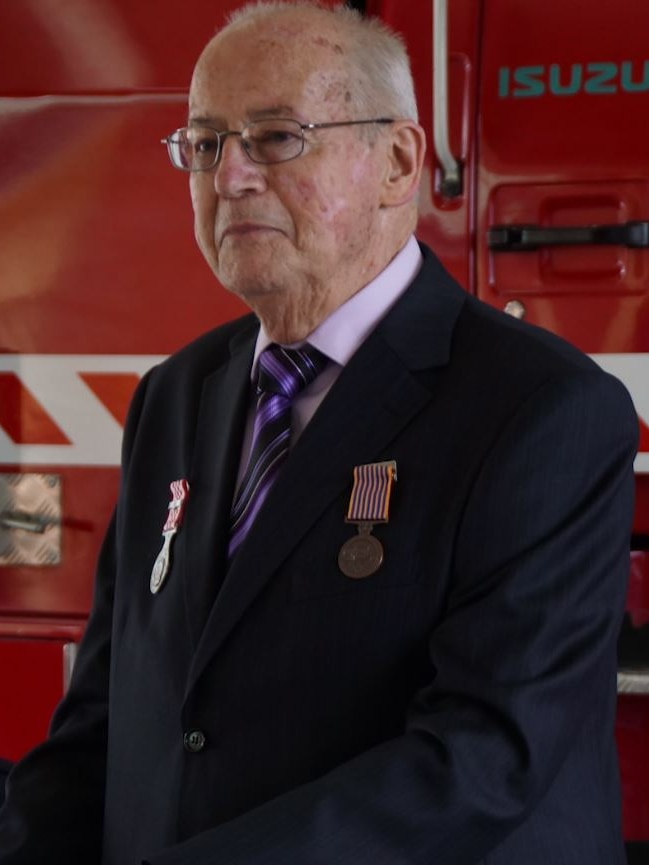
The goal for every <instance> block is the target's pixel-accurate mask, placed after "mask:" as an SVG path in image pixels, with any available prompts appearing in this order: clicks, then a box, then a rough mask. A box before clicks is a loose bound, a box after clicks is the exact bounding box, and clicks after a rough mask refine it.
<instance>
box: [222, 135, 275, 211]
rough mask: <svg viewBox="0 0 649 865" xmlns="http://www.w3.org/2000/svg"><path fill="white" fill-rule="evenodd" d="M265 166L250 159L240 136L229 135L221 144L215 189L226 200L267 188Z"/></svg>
mask: <svg viewBox="0 0 649 865" xmlns="http://www.w3.org/2000/svg"><path fill="white" fill-rule="evenodd" d="M263 168H264V166H263V165H258V164H257V163H256V162H253V161H252V160H251V159H249V157H248V155H247V154H246V152H245V150H244V148H243V143H242V141H241V138H240V136H238V135H228V136H227V137H226V138H224V139H223V141H222V142H221V153H220V156H219V161H218V164H217V166H216V169H215V171H214V188H215V189H216V192H217V194H218V195H222V196H223V197H225V198H240V197H241V196H242V195H246V194H247V193H250V192H262V191H263V190H264V189H265V188H266V178H265V175H264V171H263Z"/></svg>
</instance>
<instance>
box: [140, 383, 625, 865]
mask: <svg viewBox="0 0 649 865" xmlns="http://www.w3.org/2000/svg"><path fill="white" fill-rule="evenodd" d="M637 436H638V429H637V418H636V415H635V412H634V410H633V407H632V405H631V402H630V400H629V398H628V394H627V393H626V391H625V390H624V389H623V388H622V387H621V385H620V384H619V382H617V381H616V380H614V379H612V378H611V377H609V376H607V375H605V374H602V373H601V372H600V371H598V370H595V369H591V368H588V369H585V370H579V371H576V372H573V373H571V374H570V375H569V376H561V377H559V378H557V379H555V380H552V381H550V382H548V383H546V384H545V385H544V386H543V387H541V388H539V390H537V391H536V392H535V393H533V394H531V395H530V396H529V398H528V399H527V400H526V401H525V403H524V404H522V405H520V406H518V407H517V408H516V410H515V412H514V414H513V416H512V417H511V419H510V422H509V423H508V424H507V425H506V427H505V428H504V429H503V430H502V432H501V433H500V435H499V437H498V440H497V442H496V443H495V445H494V446H493V447H492V448H491V450H490V452H489V454H488V456H487V458H486V459H485V460H484V463H483V465H482V468H481V471H480V472H479V475H478V476H477V478H476V480H475V483H474V484H473V486H472V489H471V492H470V494H469V496H468V497H467V500H466V503H465V507H464V511H463V518H462V521H461V524H460V526H459V530H458V533H457V538H456V544H455V548H454V551H453V589H452V592H451V595H450V597H449V600H448V606H447V613H446V616H445V618H444V620H443V622H442V623H441V624H440V625H439V626H438V627H436V628H435V630H434V631H433V633H431V634H430V642H429V654H430V666H431V670H432V671H433V673H432V675H431V681H430V683H429V684H428V685H427V687H425V688H424V689H422V690H421V691H420V692H419V693H417V694H416V695H415V697H414V699H413V701H412V705H411V709H410V713H409V717H408V720H407V723H406V725H405V728H404V731H403V734H402V735H400V736H398V737H396V738H395V739H393V740H391V741H387V742H384V743H382V744H381V745H379V746H378V747H376V748H373V749H372V750H370V751H367V752H365V753H363V754H361V755H359V756H357V757H355V758H354V759H352V760H350V761H349V762H347V763H344V764H342V765H340V766H339V767H337V768H336V769H334V770H333V771H331V772H329V773H327V774H326V775H324V776H322V777H321V778H319V779H317V780H316V781H314V782H312V783H309V784H307V785H304V786H301V787H299V788H296V789H294V790H292V791H291V792H289V793H287V794H285V795H282V796H280V797H278V798H276V799H273V800H271V801H269V802H267V803H266V804H264V805H262V806H261V807H259V808H256V809H254V810H252V811H249V812H247V813H246V814H244V815H242V816H240V817H238V818H236V819H234V820H232V821H230V822H228V823H225V824H223V825H221V826H219V827H217V828H214V829H210V830H208V831H205V832H203V833H201V834H199V835H196V836H195V837H193V838H191V839H189V840H187V841H185V842H183V843H181V844H178V845H174V846H173V847H169V848H167V849H165V850H162V851H151V854H150V856H149V858H148V860H147V862H148V863H150V865H208V863H209V865H212V863H215V862H218V863H227V865H288V863H296V865H304V863H309V865H333V863H335V865H359V863H368V865H369V863H372V865H395V863H409V865H413V863H422V865H424V863H426V865H428V863H432V862H434V863H435V865H458V863H465V865H470V863H477V862H480V861H482V860H483V859H484V857H485V856H486V855H488V853H489V851H490V850H492V849H493V848H494V847H496V846H497V845H498V844H500V843H501V842H503V840H504V839H506V838H507V837H508V836H509V835H510V834H511V833H512V832H513V831H514V830H515V829H516V828H517V827H518V826H520V825H521V824H522V823H523V822H524V821H525V820H526V818H527V817H528V816H529V815H530V814H531V813H532V812H533V811H534V809H535V807H537V805H538V803H539V801H540V800H541V799H542V798H543V796H544V795H545V793H546V792H547V791H548V789H549V788H550V786H551V785H552V784H553V782H554V781H555V779H556V778H557V776H558V775H559V773H560V772H561V768H562V766H563V764H564V762H565V761H566V760H567V757H568V755H569V754H570V752H571V751H572V750H573V749H575V748H576V747H577V743H578V742H579V738H580V734H581V733H582V731H583V729H584V728H585V726H586V724H587V723H588V720H589V717H590V716H591V715H592V714H593V712H595V713H597V712H599V711H600V710H601V703H602V702H604V703H606V704H607V705H609V706H610V705H614V701H615V672H616V669H615V667H616V640H617V633H618V629H619V625H620V621H621V617H622V611H623V607H624V598H625V592H626V584H627V578H628V567H629V556H628V543H629V534H630V528H631V521H632V513H633V484H634V481H633V469H632V463H633V457H634V454H635V449H636V446H637ZM433 530H434V527H431V531H433ZM432 577H433V575H424V578H432ZM598 702H599V705H598ZM603 735H608V736H610V735H612V729H609V730H607V731H606V733H605V734H603Z"/></svg>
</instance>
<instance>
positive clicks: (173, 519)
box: [162, 480, 189, 534]
mask: <svg viewBox="0 0 649 865" xmlns="http://www.w3.org/2000/svg"><path fill="white" fill-rule="evenodd" d="M169 489H170V490H171V501H170V502H169V513H168V514H167V522H166V523H165V524H164V527H163V529H162V534H164V533H165V532H175V531H178V529H179V528H180V526H181V524H182V521H183V515H184V512H185V505H186V504H187V497H188V495H189V484H188V483H187V481H186V480H179V481H172V482H171V484H170V485H169Z"/></svg>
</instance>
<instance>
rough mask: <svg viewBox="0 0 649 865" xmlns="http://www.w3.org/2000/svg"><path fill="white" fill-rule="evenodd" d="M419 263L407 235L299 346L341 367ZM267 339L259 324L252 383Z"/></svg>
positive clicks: (416, 247)
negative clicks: (390, 256)
mask: <svg viewBox="0 0 649 865" xmlns="http://www.w3.org/2000/svg"><path fill="white" fill-rule="evenodd" d="M421 263H422V255H421V251H420V249H419V245H418V244H417V241H416V239H415V237H414V235H411V237H410V238H409V240H408V241H407V243H406V245H405V246H404V247H403V249H401V250H400V252H398V253H397V254H396V255H395V257H394V258H393V259H392V261H391V262H390V263H389V264H388V266H387V267H386V268H384V269H383V270H382V271H381V273H379V275H378V276H377V277H376V278H375V279H373V280H372V281H371V282H368V284H367V285H366V286H364V287H363V288H361V290H360V291H357V292H356V294H353V295H352V296H351V297H350V298H349V299H348V300H346V301H345V303H343V304H342V305H341V306H339V307H338V309H335V310H334V311H333V312H332V313H331V315H330V316H329V317H328V318H326V319H325V320H324V321H323V322H322V324H320V325H319V326H318V327H317V328H316V329H315V330H314V331H313V332H312V333H310V334H309V337H308V340H304V341H303V342H302V343H299V345H302V344H303V343H304V342H308V343H309V345H312V346H314V347H315V348H317V349H318V350H319V351H321V352H322V353H323V354H325V355H326V356H327V357H328V358H329V359H330V360H332V361H334V362H335V363H337V364H339V365H340V366H345V364H346V363H347V362H348V361H349V359H350V358H351V356H352V355H353V354H354V352H355V351H356V350H357V349H358V348H359V347H360V346H361V344H362V343H363V342H364V341H365V340H366V339H367V337H368V336H369V334H370V333H371V332H372V331H373V330H374V328H375V327H376V326H377V324H378V323H379V322H380V321H381V319H382V318H383V317H384V316H385V315H386V314H387V313H388V311H389V310H390V309H391V308H392V306H394V304H395V303H396V302H397V300H398V299H399V298H400V297H401V295H402V294H403V293H404V291H405V290H406V289H407V288H408V286H409V285H410V283H411V282H412V281H413V279H414V278H415V276H416V275H417V273H418V271H419V268H420V267H421ZM271 342H272V340H271V339H270V338H269V337H268V334H267V333H266V331H265V329H264V326H263V324H262V325H261V327H260V329H259V334H258V335H257V343H256V345H255V354H254V359H253V364H252V370H251V380H252V381H253V382H254V381H255V380H256V375H257V360H258V358H259V355H260V354H261V353H262V351H263V350H264V349H265V348H268V346H269V345H270V344H271Z"/></svg>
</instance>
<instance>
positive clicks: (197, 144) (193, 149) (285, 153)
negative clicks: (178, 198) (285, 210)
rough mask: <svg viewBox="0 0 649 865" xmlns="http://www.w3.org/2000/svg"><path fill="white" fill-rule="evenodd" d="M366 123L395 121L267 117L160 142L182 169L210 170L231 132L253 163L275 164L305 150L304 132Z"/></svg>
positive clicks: (181, 132)
mask: <svg viewBox="0 0 649 865" xmlns="http://www.w3.org/2000/svg"><path fill="white" fill-rule="evenodd" d="M367 123H381V124H382V123H394V120H393V119H392V118H390V117H377V118H373V119H372V120H341V121H338V122H333V123H300V122H299V121H298V120H289V119H284V118H267V119H264V120H253V121H252V122H251V123H247V124H246V125H245V126H244V127H243V129H242V130H241V131H240V132H239V131H235V130H232V129H226V130H224V131H222V132H221V131H219V130H218V129H213V128H212V127H211V126H200V125H194V126H185V127H183V128H181V129H176V131H175V132H172V133H171V135H168V136H167V138H163V139H162V141H161V143H162V144H166V145H167V150H168V152H169V159H170V160H171V164H172V165H173V166H174V168H179V169H180V170H181V171H209V170H210V169H211V168H214V166H215V165H216V164H217V163H218V161H219V157H220V156H221V150H222V148H223V142H224V141H225V139H226V138H227V137H228V136H229V135H236V136H238V137H239V138H240V139H241V144H242V146H243V149H244V151H245V153H246V155H247V156H248V158H249V159H250V160H251V161H252V162H256V163H258V164H260V165H274V164H275V163H277V162H288V161H289V160H291V159H295V158H296V157H298V156H300V154H301V153H302V152H303V151H304V133H305V131H308V130H310V129H332V128H333V127H335V126H358V125H361V124H367Z"/></svg>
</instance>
